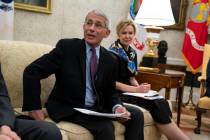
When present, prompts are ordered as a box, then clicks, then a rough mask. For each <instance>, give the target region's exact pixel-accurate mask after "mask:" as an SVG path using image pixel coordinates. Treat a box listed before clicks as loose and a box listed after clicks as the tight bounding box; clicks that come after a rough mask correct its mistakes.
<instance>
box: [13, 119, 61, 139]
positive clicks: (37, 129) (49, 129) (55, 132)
mask: <svg viewBox="0 0 210 140" xmlns="http://www.w3.org/2000/svg"><path fill="white" fill-rule="evenodd" d="M14 131H15V132H16V133H17V134H18V135H19V136H20V137H21V139H22V140H62V136H61V133H60V130H59V129H58V128H57V126H56V125H54V124H53V123H49V122H44V121H35V120H23V119H16V121H15V128H14Z"/></svg>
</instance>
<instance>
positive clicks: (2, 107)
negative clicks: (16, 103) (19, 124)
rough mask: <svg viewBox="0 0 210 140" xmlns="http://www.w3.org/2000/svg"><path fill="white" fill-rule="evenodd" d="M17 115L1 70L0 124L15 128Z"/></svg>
mask: <svg viewBox="0 0 210 140" xmlns="http://www.w3.org/2000/svg"><path fill="white" fill-rule="evenodd" d="M14 123H15V115H14V112H13V109H12V106H11V104H10V99H9V96H8V91H7V87H6V85H5V82H4V78H3V76H2V73H1V70H0V126H1V125H7V126H10V127H11V128H14Z"/></svg>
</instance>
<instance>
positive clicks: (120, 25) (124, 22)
mask: <svg viewBox="0 0 210 140" xmlns="http://www.w3.org/2000/svg"><path fill="white" fill-rule="evenodd" d="M129 25H131V26H132V27H133V29H134V34H136V26H135V24H134V23H133V21H131V20H129V19H125V20H121V21H120V22H119V23H118V24H117V27H116V32H117V35H118V36H119V34H120V30H121V29H122V28H124V27H127V26H129Z"/></svg>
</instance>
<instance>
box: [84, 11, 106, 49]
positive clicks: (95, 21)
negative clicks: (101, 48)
mask: <svg viewBox="0 0 210 140" xmlns="http://www.w3.org/2000/svg"><path fill="white" fill-rule="evenodd" d="M83 30H84V38H85V41H86V42H87V43H88V44H89V45H90V46H91V47H96V46H98V45H100V43H101V41H102V40H103V38H105V37H107V36H108V35H109V33H110V31H109V30H108V29H107V27H106V26H105V18H104V17H102V16H98V15H96V14H95V13H89V14H88V15H87V17H86V20H85V23H84V25H83Z"/></svg>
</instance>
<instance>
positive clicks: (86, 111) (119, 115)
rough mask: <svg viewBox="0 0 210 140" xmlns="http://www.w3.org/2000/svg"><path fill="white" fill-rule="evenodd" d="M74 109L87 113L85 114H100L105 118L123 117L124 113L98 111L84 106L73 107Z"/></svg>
mask: <svg viewBox="0 0 210 140" xmlns="http://www.w3.org/2000/svg"><path fill="white" fill-rule="evenodd" d="M74 109H75V110H77V111H79V112H81V113H84V114H87V115H93V116H101V117H107V118H117V117H123V114H124V113H119V114H114V113H100V112H96V111H92V110H88V109H84V108H74Z"/></svg>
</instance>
